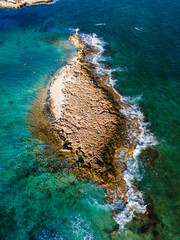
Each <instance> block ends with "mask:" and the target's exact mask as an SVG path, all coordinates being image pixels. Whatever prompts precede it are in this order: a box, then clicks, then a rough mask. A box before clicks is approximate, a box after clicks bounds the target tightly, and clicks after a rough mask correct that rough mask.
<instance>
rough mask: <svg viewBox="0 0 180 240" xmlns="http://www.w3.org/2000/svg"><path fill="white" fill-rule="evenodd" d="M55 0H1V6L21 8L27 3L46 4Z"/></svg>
mask: <svg viewBox="0 0 180 240" xmlns="http://www.w3.org/2000/svg"><path fill="white" fill-rule="evenodd" d="M53 1H54V0H0V7H1V8H17V9H21V8H22V7H24V6H26V5H35V4H43V3H44V4H45V3H50V2H53Z"/></svg>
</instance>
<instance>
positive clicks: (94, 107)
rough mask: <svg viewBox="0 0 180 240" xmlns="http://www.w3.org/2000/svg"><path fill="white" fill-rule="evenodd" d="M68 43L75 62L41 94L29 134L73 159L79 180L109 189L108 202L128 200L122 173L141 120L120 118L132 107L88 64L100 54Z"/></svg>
mask: <svg viewBox="0 0 180 240" xmlns="http://www.w3.org/2000/svg"><path fill="white" fill-rule="evenodd" d="M69 39H70V40H71V42H72V43H73V44H74V45H75V47H76V50H77V57H76V58H75V59H73V61H72V62H71V63H70V64H68V65H66V66H65V67H63V68H62V69H61V70H59V71H58V72H57V73H56V74H55V75H54V77H53V78H52V79H51V82H50V83H49V85H48V86H47V88H45V89H43V91H42V92H41V93H40V96H39V100H38V102H36V104H35V105H34V106H33V108H32V113H33V114H32V116H33V117H31V119H30V123H31V126H32V127H31V132H32V133H33V134H35V135H36V136H37V135H38V136H39V137H40V138H41V139H43V140H44V141H45V142H47V143H48V144H50V145H53V146H54V147H55V149H56V152H57V154H58V155H59V156H60V157H61V156H62V155H63V156H71V167H70V169H69V170H70V171H73V172H74V173H75V174H76V175H77V176H78V178H79V179H83V180H93V181H95V182H96V184H97V185H98V186H103V187H105V189H106V192H107V201H113V199H114V198H123V199H124V200H125V201H126V200H127V197H126V196H125V195H126V182H125V180H124V175H123V171H124V170H125V169H126V159H127V158H133V150H134V148H135V146H136V140H137V135H138V134H140V129H139V124H138V120H137V119H133V120H132V119H128V118H127V117H126V116H125V115H124V114H122V113H120V112H121V111H120V110H126V109H128V106H127V105H125V104H123V103H122V102H121V101H120V99H119V96H118V95H117V94H116V92H115V91H114V90H113V89H112V88H111V87H108V86H107V84H106V83H105V81H102V80H101V78H104V79H106V76H101V78H100V76H98V75H97V73H96V71H95V69H96V67H97V66H96V65H95V64H93V63H92V62H91V61H89V57H90V56H92V55H93V54H97V53H98V52H97V50H95V49H93V47H92V46H89V45H88V44H85V43H83V41H82V37H81V36H80V35H78V34H74V35H72V36H70V38H69ZM138 131H139V133H138V134H137V132H138ZM134 132H136V134H133V133H134ZM119 156H121V157H119Z"/></svg>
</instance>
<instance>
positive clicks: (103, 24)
mask: <svg viewBox="0 0 180 240" xmlns="http://www.w3.org/2000/svg"><path fill="white" fill-rule="evenodd" d="M105 25H106V23H97V24H95V26H105Z"/></svg>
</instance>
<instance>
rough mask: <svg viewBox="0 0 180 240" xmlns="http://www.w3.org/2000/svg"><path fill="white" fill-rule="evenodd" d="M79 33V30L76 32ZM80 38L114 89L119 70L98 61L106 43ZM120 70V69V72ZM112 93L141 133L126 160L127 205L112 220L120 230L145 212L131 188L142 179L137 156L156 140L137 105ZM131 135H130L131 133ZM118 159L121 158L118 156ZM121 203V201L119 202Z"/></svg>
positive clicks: (139, 195)
mask: <svg viewBox="0 0 180 240" xmlns="http://www.w3.org/2000/svg"><path fill="white" fill-rule="evenodd" d="M77 33H79V29H78V32H77ZM80 35H81V36H82V41H83V42H84V43H86V44H88V45H90V46H92V47H94V48H95V49H96V50H98V51H99V52H98V54H96V55H93V56H92V63H94V64H96V65H97V70H96V72H97V73H98V74H101V75H103V74H105V75H107V76H108V77H109V82H110V85H111V86H112V88H113V89H114V85H115V81H114V80H113V79H112V76H111V73H112V72H113V71H117V70H119V69H105V68H104V67H103V66H102V65H101V64H100V63H99V61H100V60H104V58H103V56H102V54H103V52H104V46H105V45H106V43H105V42H104V41H103V40H102V39H100V38H98V36H97V35H96V34H95V33H93V34H92V35H90V34H84V33H82V34H80ZM121 70H122V69H121V68H120V71H121ZM114 91H115V92H116V94H117V95H118V96H119V98H120V100H121V102H122V103H124V104H125V105H128V106H129V108H128V109H123V110H121V111H120V112H121V113H123V114H124V115H126V117H127V118H128V119H131V120H133V118H137V119H138V122H139V125H140V130H141V133H140V134H139V136H138V139H137V144H136V148H135V149H134V153H133V158H132V159H127V162H126V165H127V169H126V170H125V171H124V179H125V181H126V184H127V193H126V196H127V197H128V200H127V203H126V205H125V206H124V208H123V209H122V210H121V211H120V212H119V213H118V214H117V215H115V217H114V219H115V220H116V222H117V223H118V224H119V228H120V230H122V229H124V226H125V225H126V223H128V222H129V221H131V220H132V218H133V217H134V216H135V214H136V213H144V212H145V211H146V204H145V202H144V199H143V193H142V192H141V191H140V190H137V189H135V188H134V187H133V184H134V182H135V177H136V179H137V180H138V181H140V180H141V179H142V177H143V176H142V175H141V174H140V173H139V164H138V159H137V156H138V155H139V154H140V152H141V151H142V149H145V148H147V147H148V146H153V145H156V144H157V140H156V138H155V136H154V135H153V133H151V132H150V131H149V129H148V125H149V123H145V122H144V116H143V113H142V112H141V111H140V110H139V107H138V105H137V104H135V105H133V100H134V99H133V98H130V97H126V96H121V95H120V94H119V93H118V92H117V91H116V90H115V89H114ZM131 134H132V133H131ZM120 158H122V157H121V156H120ZM119 201H120V202H121V200H119ZM119 201H118V200H117V199H116V200H114V204H119Z"/></svg>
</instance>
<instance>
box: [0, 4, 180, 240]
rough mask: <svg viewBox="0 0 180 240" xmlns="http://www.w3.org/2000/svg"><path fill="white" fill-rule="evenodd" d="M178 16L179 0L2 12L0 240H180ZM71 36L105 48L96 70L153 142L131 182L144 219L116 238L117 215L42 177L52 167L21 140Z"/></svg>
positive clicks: (43, 152)
mask: <svg viewBox="0 0 180 240" xmlns="http://www.w3.org/2000/svg"><path fill="white" fill-rule="evenodd" d="M179 15H180V2H179V1H178V0H172V1H168V0H153V1H148V0H139V1H135V0H122V1H120V0H111V1H109V0H96V1H91V0H66V1H65V0H59V1H57V2H56V3H54V4H49V5H37V6H29V7H25V8H23V9H21V10H9V9H1V10H0V93H1V94H0V104H1V117H0V133H1V139H0V239H2V240H28V239H31V240H35V239H43V240H49V239H53V240H59V239H63V240H76V239H77V240H84V239H86V240H90V239H92V240H104V239H105V240H106V239H107V240H108V239H111V237H113V236H114V239H118V240H131V239H132V240H141V239H145V240H153V239H158V240H161V239H162V240H164V239H165V240H178V239H180V231H179V226H178V223H179V222H180V219H179V215H180V212H179V202H180V196H179V184H180V177H179V176H180V171H179V170H180V164H179V161H178V160H179V156H180V151H178V150H179V147H180V146H179V140H180V139H179V132H180V122H179V119H180V110H179V103H180V98H179V91H180V86H179V85H180V84H179V83H180V81H179V80H180V79H179V72H178V66H179V65H180V51H179V50H180V31H179V26H180V18H179ZM76 28H79V29H80V32H81V33H87V34H93V33H96V34H97V36H98V37H99V38H100V39H101V40H103V41H104V42H105V43H106V44H105V46H104V48H105V53H104V57H103V59H102V60H103V61H104V63H107V65H108V66H109V65H110V68H111V69H112V70H113V69H114V71H113V75H112V76H113V78H114V80H116V84H115V87H116V88H117V89H118V90H119V91H120V92H121V93H123V94H125V95H126V96H128V97H129V98H130V101H131V102H132V104H136V105H137V104H138V106H139V108H140V109H141V112H143V114H144V116H145V118H146V121H148V122H150V125H149V127H148V128H149V130H150V131H151V132H153V133H154V135H155V137H156V138H157V141H158V144H157V145H156V146H154V147H153V148H152V147H151V148H149V149H148V151H144V153H142V154H141V156H139V169H138V174H140V175H141V178H137V179H136V176H135V179H136V182H134V185H135V186H136V187H138V189H139V190H140V191H142V193H143V197H144V201H145V203H146V204H148V203H151V204H152V205H153V213H151V219H150V220H147V219H146V218H139V215H138V216H136V217H135V218H134V219H132V220H131V221H129V222H128V223H127V224H126V225H125V227H124V229H123V230H121V231H119V233H118V234H117V232H116V230H117V229H118V225H117V223H116V221H115V220H114V219H113V213H112V210H113V211H114V210H117V209H116V208H118V209H119V206H118V205H112V204H107V203H106V201H105V199H106V197H105V191H104V189H101V188H97V187H96V186H95V185H94V184H93V183H92V182H88V183H87V182H79V181H78V180H77V179H76V177H75V176H74V175H67V174H66V173H65V171H64V169H63V168H62V169H59V170H58V171H56V172H55V171H52V169H51V168H49V167H47V165H48V166H49V163H51V164H53V163H56V161H59V159H57V157H56V155H55V154H54V153H53V150H52V149H51V148H50V146H47V145H45V144H44V143H42V142H41V141H40V140H38V139H36V138H35V136H31V134H30V132H29V130H28V124H29V123H28V120H27V117H28V116H29V115H30V114H31V107H32V105H33V103H34V102H35V100H36V99H37V97H38V92H39V91H40V90H41V89H42V88H43V87H45V86H46V85H47V83H48V82H49V80H50V76H51V75H53V74H54V73H55V72H56V71H57V70H58V69H59V68H60V67H62V66H64V65H65V64H66V63H67V62H68V59H69V58H71V57H72V55H74V54H75V49H74V47H73V46H72V45H71V43H70V42H69V41H68V37H69V35H70V34H71V33H72V32H73V29H76ZM147 152H148V154H147ZM155 157H156V158H155ZM62 160H63V159H62ZM121 208H122V209H121ZM120 209H121V210H123V207H122V206H120ZM118 211H119V210H118ZM113 231H114V232H113ZM112 232H113V233H112ZM110 233H111V234H110Z"/></svg>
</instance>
